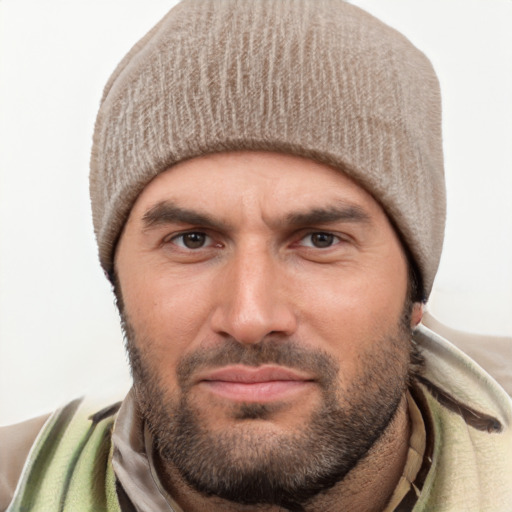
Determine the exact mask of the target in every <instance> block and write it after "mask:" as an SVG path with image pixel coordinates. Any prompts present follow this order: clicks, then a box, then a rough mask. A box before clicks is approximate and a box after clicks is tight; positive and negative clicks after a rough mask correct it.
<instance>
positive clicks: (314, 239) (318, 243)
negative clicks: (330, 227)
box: [309, 233, 335, 249]
mask: <svg viewBox="0 0 512 512" xmlns="http://www.w3.org/2000/svg"><path fill="white" fill-rule="evenodd" d="M309 238H310V240H311V245H312V246H313V247H318V248H319V249H324V248H325V247H330V246H331V245H332V244H333V243H334V240H335V236H334V235H333V234H331V233H312V234H311V235H309Z"/></svg>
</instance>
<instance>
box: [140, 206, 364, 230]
mask: <svg viewBox="0 0 512 512" xmlns="http://www.w3.org/2000/svg"><path fill="white" fill-rule="evenodd" d="M340 221H341V222H355V223H365V224H370V223H371V217H370V215H369V214H368V213H367V212H366V211H365V210H364V209H363V208H361V207H360V206H357V205H353V204H346V203H341V204H339V205H336V206H330V207H326V208H314V209H312V210H306V211H303V212H300V211H299V212H294V213H290V214H288V215H286V216H285V217H284V219H283V220H278V221H277V222H272V223H271V224H276V225H282V224H284V225H286V226H289V227H303V226H312V225H315V224H316V225H318V224H330V223H333V222H340ZM142 222H143V224H144V229H150V228H152V227H155V226H161V225H165V224H190V225H196V226H201V227H205V228H210V229H217V230H228V229H230V225H229V224H227V223H225V222H222V221H219V220H217V219H214V218H213V217H211V216H209V215H208V214H206V213H201V212H198V211H196V210H190V209H188V208H183V207H181V206H177V205H176V204H175V203H174V202H172V201H161V202H159V203H157V204H156V205H154V206H152V207H151V208H150V209H149V210H147V211H146V213H145V214H144V215H143V217H142Z"/></svg>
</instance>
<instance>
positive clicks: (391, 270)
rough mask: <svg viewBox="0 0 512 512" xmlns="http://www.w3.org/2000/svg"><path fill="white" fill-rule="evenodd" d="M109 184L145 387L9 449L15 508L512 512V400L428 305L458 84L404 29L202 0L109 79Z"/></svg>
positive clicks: (104, 121)
mask: <svg viewBox="0 0 512 512" xmlns="http://www.w3.org/2000/svg"><path fill="white" fill-rule="evenodd" d="M91 200H92V207H93V218H94V224H95V230H96V236H97V240H98V246H99V253H100V261H101V264H102V266H103V268H104V270H105V272H106V274H107V276H108V277H109V279H110V280H111V282H112V284H113V287H114V291H115V294H116V298H117V303H118V306H119V311H120V314H121V318H122V324H123V328H124V332H125V337H126V344H127V349H128V354H129V358H130V364H131V368H132V375H133V382H134V386H133V389H132V390H131V391H130V393H129V394H128V396H127V397H126V398H125V399H124V400H123V402H122V403H118V404H112V405H107V406H106V407H104V405H105V404H103V407H101V406H100V407H99V406H98V405H97V404H96V403H94V402H92V403H91V402H89V401H80V400H77V401H75V402H72V403H70V404H69V405H68V406H66V407H64V408H63V409H62V410H60V411H57V413H55V414H53V415H52V416H51V417H50V418H49V419H47V420H46V421H45V424H44V426H43V427H41V421H39V422H38V421H36V422H35V423H32V424H31V426H30V427H26V428H25V429H24V433H23V435H22V436H20V437H21V439H20V440H19V441H18V444H16V445H14V443H13V444H12V446H11V449H10V450H7V449H5V450H4V449H3V452H4V453H5V455H6V458H5V460H7V461H8V462H9V461H11V460H12V461H13V464H12V465H9V464H4V465H6V466H8V467H11V468H12V467H15V468H18V467H19V466H20V463H19V461H20V459H23V460H22V462H24V469H23V470H22V471H21V469H20V470H18V469H16V470H14V471H12V470H11V472H12V473H14V474H11V475H8V478H7V479H6V480H7V483H8V484H9V485H10V488H12V487H13V485H11V484H10V483H11V482H17V489H16V492H15V494H14V497H13V498H12V500H11V497H10V496H9V497H8V500H9V501H11V504H10V507H9V508H8V510H45V511H51V510H73V511H76V510H138V511H141V510H174V511H179V510H183V511H203V510H208V511H217V510H218V511H225V510H227V511H231V510H237V511H239V510H241V511H244V510H247V511H252V510H268V511H274V510H291V511H299V510H306V511H318V510H320V511H336V510H357V511H376V510H379V511H382V510H386V511H392V510H397V511H398V510H416V511H419V510H450V511H458V510H475V511H476V510H493V511H496V510H498V511H499V510H502V511H506V510H510V508H511V507H512V485H511V484H512V481H511V480H512V476H511V469H512V463H511V462H510V453H511V449H512V434H511V430H510V423H511V417H512V408H511V403H510V398H509V397H508V396H507V395H506V393H505V392H504V391H503V390H502V389H501V388H500V387H499V386H498V385H497V384H496V383H495V382H494V381H493V380H492V379H491V378H490V377H489V376H488V375H487V374H485V373H484V372H483V371H482V370H481V369H480V368H479V367H478V366H477V365H476V364H475V363H473V362H472V361H471V360H470V359H469V358H467V357H466V356H465V355H464V354H462V353H461V352H459V351H458V350H457V349H455V348H454V347H453V346H451V345H450V344H449V343H448V342H446V341H444V340H443V339H441V338H439V337H438V336H436V335H435V334H433V333H431V332H430V331H428V330H427V329H425V328H424V327H422V326H421V325H419V324H420V321H421V317H422V305H423V303H424V302H425V301H426V300H427V298H428V295H429V293H430V290H431V287H432V282H433V279H434V276H435V273H436V270H437V266H438V262H439V257H440V253H441V246H442V238H443V230H444V217H445V206H444V178H443V164H442V144H441V130H440V98H439V90H438V84H437V79H436V77H435V74H434V72H433V70H432V68H431V65H430V63H429V62H428V60H427V59H426V58H425V57H424V55H423V54H421V53H420V52H419V51H418V50H417V49H416V48H414V47H413V46H412V45H411V44H410V43H409V42H408V41H407V40H406V39H405V38H404V37H403V36H401V35H400V34H398V33H397V32H396V31H394V30H392V29H390V28H389V27H387V26H385V25H383V24H382V23H380V22H379V21H378V20H376V19H375V18H373V17H371V16H370V15H368V14H366V13H365V12H363V11H361V10H360V9H358V8H355V7H353V6H351V5H350V4H347V3H345V2H342V1H341V0H321V1H319V0H315V1H311V0H310V1H307V0H265V1H261V2H247V1H241V0H239V1H236V0H184V1H183V2H182V3H181V4H179V5H178V6H177V7H176V8H174V9H173V10H172V11H171V12H170V13H169V14H168V15H167V16H166V17H165V18H164V19H163V20H162V21H161V22H160V23H159V24H158V25H157V26H156V27H155V28H154V29H153V30H152V31H151V32H149V33H148V35H147V36H145V37H144V38H143V39H142V40H141V41H140V42H139V43H138V44H137V45H136V46H135V47H134V48H133V49H132V50H131V51H130V53H129V54H128V55H127V56H126V57H125V59H124V60H123V61H122V62H121V63H120V65H119V66H118V68H117V69H116V71H115V72H114V74H113V75H112V77H111V79H110V81H109V83H108V84H107V86H106V88H105V92H104V96H103V99H102V104H101V107H100V112H99V115H98V119H97V123H96V129H95V134H94V146H93V154H92V159H91ZM29 430H30V431H32V433H31V435H28V434H26V433H27V432H28V431H29ZM36 434H38V436H37V439H36V440H35V441H34V437H35V436H36ZM12 438H13V435H12V434H11V439H12ZM30 445H32V448H31V451H30V453H29V454H28V456H27V457H26V462H25V461H24V459H25V457H24V456H23V457H20V452H23V453H24V454H25V453H26V452H27V450H28V447H29V446H30ZM16 452H18V453H17V454H16ZM20 472H21V475H20ZM9 485H5V486H4V487H5V488H6V489H7V488H9Z"/></svg>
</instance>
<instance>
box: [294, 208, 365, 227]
mask: <svg viewBox="0 0 512 512" xmlns="http://www.w3.org/2000/svg"><path fill="white" fill-rule="evenodd" d="M340 221H342V222H355V223H364V224H370V223H371V217H370V215H369V214H368V213H367V212H366V211H365V210H364V209H363V208H361V207H360V206H357V205H353V204H346V203H341V204H340V205H337V206H330V207H327V208H314V209H313V210H309V211H305V212H297V213H291V214H289V215H287V216H286V222H287V224H289V225H292V226H309V225H314V224H330V223H333V222H340Z"/></svg>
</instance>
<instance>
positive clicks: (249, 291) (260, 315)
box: [210, 249, 297, 344]
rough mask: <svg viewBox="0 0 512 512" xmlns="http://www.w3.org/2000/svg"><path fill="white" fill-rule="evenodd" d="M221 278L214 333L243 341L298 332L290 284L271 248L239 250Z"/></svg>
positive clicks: (251, 342)
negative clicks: (291, 300)
mask: <svg viewBox="0 0 512 512" xmlns="http://www.w3.org/2000/svg"><path fill="white" fill-rule="evenodd" d="M219 281H220V282H219V283H218V288H217V292H216V297H217V304H216V307H215V310H214V311H213V314H212V316H211V317H210V318H211V327H212V329H213V331H214V332H216V333H218V334H221V335H223V336H229V337H231V338H233V339H235V340H236V341H238V342H239V343H243V344H256V343H259V342H260V341H262V340H263V339H264V338H265V337H267V336H269V335H279V336H290V335H291V334H293V333H294V332H295V330H296V328H297V317H296V314H295V312H294V310H293V307H292V304H291V302H290V293H289V291H288V288H289V287H288V286H287V283H286V278H285V276H284V275H283V272H282V269H281V268H280V265H279V262H278V261H277V257H276V256H274V255H272V254H269V251H266V250H264V249H262V250H252V251H250V250H247V251H239V254H237V256H236V257H234V258H233V261H231V262H230V263H228V264H227V267H226V269H225V272H224V273H223V275H222V276H221V277H220V279H219Z"/></svg>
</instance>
